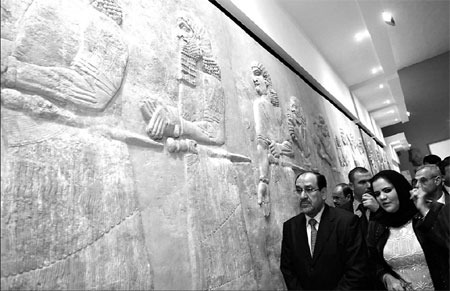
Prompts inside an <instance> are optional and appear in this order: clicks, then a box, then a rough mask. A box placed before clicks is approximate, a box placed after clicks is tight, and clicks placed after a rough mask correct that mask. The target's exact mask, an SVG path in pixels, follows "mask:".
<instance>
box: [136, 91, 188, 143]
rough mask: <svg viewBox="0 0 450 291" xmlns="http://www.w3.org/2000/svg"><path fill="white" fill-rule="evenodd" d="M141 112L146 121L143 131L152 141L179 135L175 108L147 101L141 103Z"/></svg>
mask: <svg viewBox="0 0 450 291" xmlns="http://www.w3.org/2000/svg"><path fill="white" fill-rule="evenodd" d="M141 111H142V114H143V115H144V118H145V120H146V121H148V124H147V127H146V129H145V131H146V132H147V134H148V136H149V137H151V138H152V139H155V140H158V139H161V138H163V137H179V136H180V135H181V124H180V119H179V118H178V114H177V110H176V109H175V108H173V107H172V108H171V107H169V106H165V105H163V104H161V103H159V102H158V101H154V100H150V99H147V100H144V101H143V102H142V105H141Z"/></svg>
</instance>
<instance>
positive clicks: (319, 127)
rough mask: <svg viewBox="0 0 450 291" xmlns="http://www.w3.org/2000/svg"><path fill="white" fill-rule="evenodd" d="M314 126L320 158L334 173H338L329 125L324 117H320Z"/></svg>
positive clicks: (315, 141)
mask: <svg viewBox="0 0 450 291" xmlns="http://www.w3.org/2000/svg"><path fill="white" fill-rule="evenodd" d="M313 124H314V129H315V133H314V137H313V139H314V143H315V145H316V148H317V153H318V155H319V157H320V158H321V159H322V160H324V161H325V162H326V163H327V164H328V165H329V166H330V167H331V168H332V170H334V171H337V169H336V166H335V159H334V158H333V153H332V149H331V147H330V144H331V136H330V132H329V130H328V125H327V124H326V121H325V119H324V117H323V116H322V115H320V114H319V115H318V116H317V119H316V120H315V121H314V122H313Z"/></svg>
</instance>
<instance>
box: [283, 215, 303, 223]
mask: <svg viewBox="0 0 450 291" xmlns="http://www.w3.org/2000/svg"><path fill="white" fill-rule="evenodd" d="M302 216H305V215H304V214H302V213H300V214H297V215H296V216H294V217H291V218H289V219H288V220H286V221H285V222H284V223H286V224H289V223H292V222H293V221H295V220H300V219H301V217H302Z"/></svg>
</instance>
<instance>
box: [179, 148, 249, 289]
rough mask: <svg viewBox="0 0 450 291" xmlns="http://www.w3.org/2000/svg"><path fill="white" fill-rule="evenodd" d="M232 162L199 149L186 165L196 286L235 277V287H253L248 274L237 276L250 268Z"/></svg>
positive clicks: (206, 287) (221, 281) (214, 283)
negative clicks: (208, 154)
mask: <svg viewBox="0 0 450 291" xmlns="http://www.w3.org/2000/svg"><path fill="white" fill-rule="evenodd" d="M235 174H236V173H235V170H234V166H233V164H231V163H230V162H229V161H225V160H217V159H210V158H208V157H205V156H203V155H202V153H200V155H199V157H198V159H197V160H196V161H191V163H189V164H188V165H187V175H188V177H189V179H188V192H189V209H190V212H191V213H192V216H191V220H192V224H191V227H192V230H191V231H192V232H193V238H194V241H193V243H194V245H191V248H194V249H195V252H196V254H195V256H194V260H195V262H196V263H195V268H193V269H195V270H198V271H197V272H198V274H197V276H198V280H199V283H197V286H196V287H195V288H199V289H211V287H212V286H221V285H223V284H225V283H226V282H231V281H235V283H234V284H235V287H236V289H243V287H245V289H255V288H256V281H255V278H254V277H252V278H250V279H248V280H241V279H240V278H239V276H240V275H241V274H244V273H248V272H249V271H250V270H251V269H253V264H252V256H251V253H250V247H249V241H248V237H247V229H246V226H245V222H244V217H243V213H242V207H241V206H242V205H241V202H240V197H239V189H238V188H237V185H236V184H235V183H234V182H235Z"/></svg>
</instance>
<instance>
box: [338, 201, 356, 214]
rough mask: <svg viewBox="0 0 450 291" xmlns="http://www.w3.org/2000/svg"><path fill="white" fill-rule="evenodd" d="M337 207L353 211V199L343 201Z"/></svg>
mask: <svg viewBox="0 0 450 291" xmlns="http://www.w3.org/2000/svg"><path fill="white" fill-rule="evenodd" d="M338 208H342V209H345V210H348V211H350V212H351V213H353V200H350V201H347V202H345V203H344V204H342V205H341V206H339V207H338Z"/></svg>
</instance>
